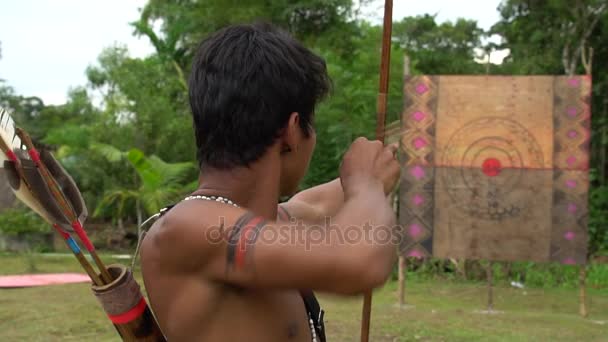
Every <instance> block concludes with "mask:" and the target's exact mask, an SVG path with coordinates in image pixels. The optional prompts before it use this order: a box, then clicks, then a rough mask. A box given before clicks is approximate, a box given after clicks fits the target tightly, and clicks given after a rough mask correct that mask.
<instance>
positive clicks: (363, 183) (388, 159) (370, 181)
mask: <svg viewBox="0 0 608 342" xmlns="http://www.w3.org/2000/svg"><path fill="white" fill-rule="evenodd" d="M397 149H398V146H397V144H391V145H388V146H383V144H382V142H380V141H377V140H376V141H369V140H367V139H366V138H357V140H355V142H353V143H352V145H351V146H350V148H349V149H348V151H347V152H346V154H345V155H344V159H343V160H342V165H341V166H340V180H341V181H342V188H343V189H344V195H345V197H346V198H349V197H350V196H353V195H354V194H356V193H357V192H359V191H360V190H361V189H364V188H366V187H369V186H382V188H383V189H384V193H385V194H388V193H390V192H391V191H392V190H393V188H394V187H395V184H396V183H397V181H398V180H399V171H400V168H399V162H398V161H397V158H396V157H395V153H396V152H397Z"/></svg>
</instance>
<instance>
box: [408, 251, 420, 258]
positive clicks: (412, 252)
mask: <svg viewBox="0 0 608 342" xmlns="http://www.w3.org/2000/svg"><path fill="white" fill-rule="evenodd" d="M407 256H409V257H413V258H418V259H422V253H420V252H419V251H417V250H413V251H411V252H409V253H408V255H407Z"/></svg>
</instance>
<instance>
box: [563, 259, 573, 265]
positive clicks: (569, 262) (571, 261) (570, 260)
mask: <svg viewBox="0 0 608 342" xmlns="http://www.w3.org/2000/svg"><path fill="white" fill-rule="evenodd" d="M562 263H563V264H565V265H576V261H574V259H572V258H566V259H564V261H562Z"/></svg>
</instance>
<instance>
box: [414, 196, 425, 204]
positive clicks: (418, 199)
mask: <svg viewBox="0 0 608 342" xmlns="http://www.w3.org/2000/svg"><path fill="white" fill-rule="evenodd" d="M412 202H414V204H415V205H416V206H420V205H421V204H422V203H424V197H422V195H420V194H416V195H414V198H412Z"/></svg>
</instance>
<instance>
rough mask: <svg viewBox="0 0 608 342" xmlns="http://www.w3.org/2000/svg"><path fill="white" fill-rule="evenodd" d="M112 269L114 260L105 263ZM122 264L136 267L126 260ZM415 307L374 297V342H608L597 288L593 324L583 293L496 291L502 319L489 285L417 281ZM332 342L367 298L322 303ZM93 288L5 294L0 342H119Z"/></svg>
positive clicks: (0, 300)
mask: <svg viewBox="0 0 608 342" xmlns="http://www.w3.org/2000/svg"><path fill="white" fill-rule="evenodd" d="M104 259H105V260H106V261H107V262H112V259H111V258H110V257H106V258H104ZM120 262H122V263H125V262H128V261H125V260H122V261H120ZM32 264H33V265H35V266H36V268H37V272H43V273H44V272H68V271H79V266H78V264H77V263H76V261H75V260H73V259H72V258H71V257H62V256H45V257H41V256H31V255H30V256H23V255H21V256H17V255H0V274H20V273H25V272H27V270H28V268H29V267H30V266H32ZM406 291H407V293H406V296H407V299H406V301H407V303H408V304H409V306H408V307H405V308H402V309H400V308H398V307H397V306H396V305H395V303H396V300H397V295H396V283H394V282H391V283H388V284H387V285H386V286H385V287H384V288H383V289H381V290H378V291H377V292H376V293H375V294H374V302H373V303H374V304H373V309H372V334H371V335H372V336H371V341H608V291H607V290H606V289H604V290H597V289H589V293H588V295H589V313H590V315H589V318H587V319H584V318H581V317H579V316H578V314H577V313H578V300H577V291H576V290H575V289H549V290H547V289H515V288H509V287H504V286H497V287H496V288H495V290H494V294H495V298H494V303H495V309H496V310H498V313H494V314H484V313H482V312H480V311H482V310H483V309H485V301H486V288H485V284H482V283H464V282H457V281H448V280H434V281H432V280H410V281H408V283H407V290H406ZM320 301H321V304H322V305H323V306H324V308H325V310H326V312H327V313H326V325H327V330H328V338H329V340H330V341H357V340H358V335H359V320H360V315H361V312H360V311H361V299H358V298H348V299H344V298H337V297H333V296H327V295H322V296H320ZM117 336H118V335H117V334H116V332H115V331H114V330H113V328H112V326H111V325H110V323H109V321H108V320H107V318H105V317H104V314H103V312H102V310H101V308H100V307H99V304H98V303H97V302H96V299H95V298H94V297H93V295H92V294H91V291H90V289H89V286H88V285H86V284H74V285H59V286H49V287H41V288H31V289H2V290H0V341H88V340H96V341H118V340H119V339H118V337H117Z"/></svg>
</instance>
